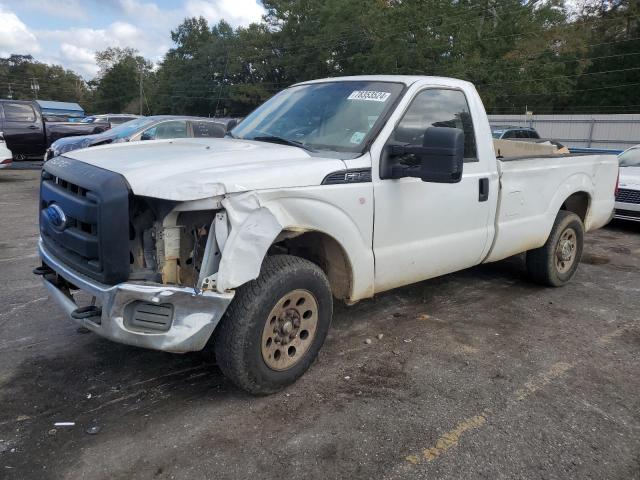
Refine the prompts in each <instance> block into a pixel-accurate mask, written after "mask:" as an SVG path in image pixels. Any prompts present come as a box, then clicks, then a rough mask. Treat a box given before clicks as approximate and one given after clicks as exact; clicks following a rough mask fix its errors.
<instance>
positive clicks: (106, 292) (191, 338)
mask: <svg viewBox="0 0 640 480" xmlns="http://www.w3.org/2000/svg"><path fill="white" fill-rule="evenodd" d="M38 250H39V252H40V258H41V259H42V261H43V262H44V263H45V264H46V265H47V266H49V267H50V268H51V269H52V270H54V271H55V272H56V273H57V274H58V275H59V276H61V277H62V278H64V279H65V280H67V281H68V282H70V283H72V284H73V285H75V286H76V287H78V288H79V289H80V290H83V291H85V292H87V293H88V294H89V295H92V296H95V297H96V299H97V301H98V304H99V305H101V306H102V315H101V317H100V318H99V319H98V318H97V317H94V318H93V319H91V318H89V319H82V320H78V319H74V320H75V321H76V322H77V323H79V324H80V325H82V326H84V327H86V328H88V329H89V330H92V331H93V332H95V333H97V334H98V335H101V336H103V337H106V338H108V339H110V340H113V341H115V342H118V343H124V344H126V345H134V346H137V347H143V348H150V349H153V350H163V351H167V352H176V353H184V352H192V351H198V350H202V349H203V348H204V346H205V345H206V343H207V341H208V340H209V337H211V334H212V333H213V330H214V329H215V327H216V326H217V325H218V322H219V321H220V319H221V318H222V315H223V314H224V312H225V310H226V309H227V307H228V306H229V303H230V302H231V300H232V298H233V293H216V292H202V293H198V294H196V293H195V292H194V289H193V288H186V287H177V286H168V285H160V284H155V283H142V282H141V283H121V284H119V285H113V286H111V285H104V284H101V283H98V282H96V281H94V280H92V279H90V278H88V277H86V276H85V275H82V274H80V273H77V272H75V271H73V270H71V269H69V268H67V267H66V266H65V265H64V264H62V263H61V262H60V261H58V260H57V259H56V257H54V256H53V255H52V254H51V253H50V252H49V251H48V250H47V249H46V247H45V246H44V245H43V243H42V240H40V242H39V244H38ZM43 282H44V285H45V287H46V288H47V290H48V291H49V293H50V295H51V296H52V297H53V299H54V300H56V301H57V302H58V304H59V305H60V306H61V307H62V308H63V309H64V311H65V312H67V314H68V315H69V316H70V315H71V312H73V311H74V310H76V309H77V308H78V305H77V304H76V302H75V300H74V298H73V297H72V296H71V297H70V296H68V295H67V294H66V293H65V292H64V291H62V290H61V289H60V288H58V287H57V286H56V285H54V284H53V283H52V282H50V281H49V280H47V279H46V278H44V277H43ZM136 300H139V301H143V302H150V303H162V304H167V303H171V304H172V305H173V311H174V314H173V320H172V323H171V326H170V328H169V330H168V331H166V332H153V333H150V332H141V331H138V330H132V329H131V328H128V327H127V325H126V324H125V307H126V305H127V304H129V303H131V302H133V301H136ZM71 318H73V317H71Z"/></svg>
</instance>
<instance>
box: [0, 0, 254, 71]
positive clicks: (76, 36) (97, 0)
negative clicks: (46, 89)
mask: <svg viewBox="0 0 640 480" xmlns="http://www.w3.org/2000/svg"><path fill="white" fill-rule="evenodd" d="M263 13H264V9H263V7H262V5H261V4H260V2H259V0H0V56H1V57H6V56H8V55H10V54H12V53H16V54H24V55H26V54H31V55H33V57H34V58H35V59H36V60H39V61H41V62H45V63H49V64H57V65H62V66H63V67H64V68H68V69H71V70H74V71H75V72H77V73H79V74H80V75H82V76H83V77H84V78H85V79H87V80H90V79H91V78H93V77H94V76H95V75H96V73H97V71H98V67H97V66H96V63H95V52H96V51H98V50H103V49H105V48H106V47H133V48H135V49H137V50H139V51H140V53H141V54H142V55H143V56H144V57H145V58H148V59H149V60H151V61H153V62H157V61H159V60H160V59H162V56H163V55H164V53H165V52H166V51H167V50H168V49H169V48H171V46H172V42H171V37H170V32H171V30H172V29H175V27H177V26H178V25H179V24H180V22H182V20H183V19H184V18H186V17H193V16H200V15H202V16H203V17H205V18H206V19H207V20H208V21H209V23H210V24H213V23H216V22H218V21H219V20H221V19H225V20H226V21H227V22H229V23H230V24H231V25H233V26H240V25H248V24H250V23H252V22H258V21H260V18H261V16H262V14H263Z"/></svg>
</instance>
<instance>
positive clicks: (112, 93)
mask: <svg viewBox="0 0 640 480" xmlns="http://www.w3.org/2000/svg"><path fill="white" fill-rule="evenodd" d="M96 63H97V64H98V67H99V68H100V71H99V74H98V78H97V81H96V83H95V84H96V90H95V101H94V103H93V110H94V111H96V112H105V113H120V112H127V111H129V112H133V111H135V112H137V111H138V110H139V109H141V110H142V111H143V112H146V111H148V110H149V109H148V108H147V106H146V105H145V102H144V97H143V98H142V99H141V98H140V88H139V87H140V77H141V76H142V81H143V92H144V91H147V92H149V91H151V90H153V83H154V74H153V71H152V69H153V64H152V63H151V62H150V61H148V60H146V59H144V58H143V57H142V56H140V55H138V51H137V50H134V49H132V48H117V47H116V48H107V49H106V50H103V51H101V52H97V53H96ZM140 101H142V108H141V105H140Z"/></svg>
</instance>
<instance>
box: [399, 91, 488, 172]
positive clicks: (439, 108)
mask: <svg viewBox="0 0 640 480" xmlns="http://www.w3.org/2000/svg"><path fill="white" fill-rule="evenodd" d="M429 127H450V128H459V129H461V130H462V131H463V132H464V158H465V162H476V161H478V158H477V153H476V138H475V134H474V131H473V121H472V120H471V112H470V111H469V105H468V104H467V99H466V98H465V96H464V93H462V92H461V91H459V90H448V89H438V88H431V89H428V90H424V91H422V92H420V93H419V94H418V95H417V96H416V97H415V98H414V99H413V101H412V102H411V105H410V106H409V109H408V110H407V111H406V113H405V114H404V117H402V120H400V123H398V126H397V127H396V129H395V131H394V133H393V135H392V138H391V141H392V142H393V143H401V144H409V145H420V146H422V139H423V137H424V132H425V130H426V129H427V128H429Z"/></svg>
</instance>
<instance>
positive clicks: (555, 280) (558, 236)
mask: <svg viewBox="0 0 640 480" xmlns="http://www.w3.org/2000/svg"><path fill="white" fill-rule="evenodd" d="M583 240H584V226H583V225H582V220H580V217H578V216H577V215H576V214H575V213H572V212H567V211H566V210H560V212H559V213H558V216H557V217H556V221H555V222H554V224H553V228H552V229H551V233H550V234H549V238H548V239H547V242H546V243H545V244H544V245H543V246H542V247H540V248H536V249H535V250H529V251H528V252H527V271H528V273H529V277H530V278H531V279H532V280H533V281H535V282H537V283H540V284H542V285H548V286H550V287H561V286H563V285H565V284H567V283H568V282H569V280H571V278H572V277H573V275H574V274H575V273H576V270H577V269H578V265H579V263H580V258H581V257H582V247H583Z"/></svg>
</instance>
